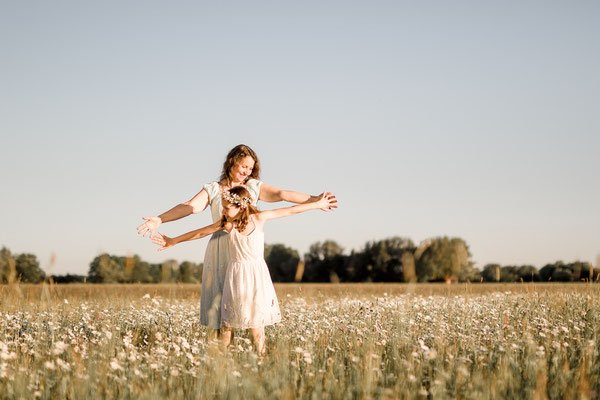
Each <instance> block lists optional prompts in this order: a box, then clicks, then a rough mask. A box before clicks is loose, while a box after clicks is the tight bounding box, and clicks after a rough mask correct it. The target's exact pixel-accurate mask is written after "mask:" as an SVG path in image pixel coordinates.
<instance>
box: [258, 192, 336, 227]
mask: <svg viewBox="0 0 600 400" xmlns="http://www.w3.org/2000/svg"><path fill="white" fill-rule="evenodd" d="M326 193H328V192H326ZM326 193H323V194H322V195H321V196H320V197H319V199H318V200H317V201H313V202H309V203H304V204H298V205H295V206H291V207H283V208H276V209H274V210H267V211H261V212H259V213H258V215H257V218H258V219H259V220H261V221H266V220H269V219H275V218H281V217H287V216H290V215H294V214H300V213H303V212H305V211H309V210H316V209H318V208H320V209H321V210H323V209H325V208H329V207H331V206H332V205H333V204H335V202H337V200H336V199H335V196H334V195H332V194H329V195H328V194H326Z"/></svg>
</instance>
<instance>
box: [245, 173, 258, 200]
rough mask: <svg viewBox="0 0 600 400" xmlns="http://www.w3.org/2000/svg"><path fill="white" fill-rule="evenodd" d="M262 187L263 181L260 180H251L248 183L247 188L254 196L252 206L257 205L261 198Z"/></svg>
mask: <svg viewBox="0 0 600 400" xmlns="http://www.w3.org/2000/svg"><path fill="white" fill-rule="evenodd" d="M261 185H262V181H259V180H258V179H254V178H251V179H249V180H248V182H246V187H247V188H248V191H249V192H250V195H251V196H252V204H254V205H256V202H257V201H258V197H259V196H260V186H261Z"/></svg>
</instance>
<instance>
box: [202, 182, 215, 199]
mask: <svg viewBox="0 0 600 400" xmlns="http://www.w3.org/2000/svg"><path fill="white" fill-rule="evenodd" d="M202 189H204V190H206V193H208V202H209V203H210V202H212V200H213V199H214V198H215V197H216V196H218V195H219V182H211V183H207V184H206V185H204V186H202Z"/></svg>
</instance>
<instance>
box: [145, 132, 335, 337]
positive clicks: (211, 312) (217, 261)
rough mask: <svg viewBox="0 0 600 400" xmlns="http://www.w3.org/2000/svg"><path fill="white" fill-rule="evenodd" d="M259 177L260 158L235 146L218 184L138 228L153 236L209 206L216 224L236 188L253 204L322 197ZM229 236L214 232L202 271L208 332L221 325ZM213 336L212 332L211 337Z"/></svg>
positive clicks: (203, 313) (203, 312)
mask: <svg viewBox="0 0 600 400" xmlns="http://www.w3.org/2000/svg"><path fill="white" fill-rule="evenodd" d="M259 178H260V162H259V160H258V156H257V155H256V153H255V152H254V150H252V149H251V148H250V147H248V146H246V145H243V144H240V145H237V146H235V147H234V148H233V149H231V151H229V154H227V158H226V159H225V162H224V163H223V170H222V173H221V177H220V179H219V181H215V182H211V183H208V184H206V185H204V186H203V188H202V190H201V191H200V192H198V194H196V195H195V196H194V197H192V198H191V199H190V200H189V201H186V202H185V203H181V204H178V205H176V206H175V207H173V208H171V209H170V210H168V211H166V212H164V213H162V214H160V215H159V216H155V217H144V223H142V224H141V225H140V226H138V228H137V229H138V233H139V234H140V235H143V236H146V234H148V233H153V232H155V231H156V229H157V228H158V227H159V226H160V224H161V223H163V222H170V221H175V220H178V219H180V218H183V217H187V216H188V215H191V214H195V213H199V212H201V211H203V210H204V209H205V208H206V207H207V206H208V205H209V204H210V210H211V214H212V219H213V222H217V221H219V220H220V219H221V217H222V215H223V207H222V204H221V194H222V193H223V192H224V191H227V190H229V189H231V188H232V187H235V186H244V187H246V188H247V189H248V191H249V192H250V194H251V196H252V204H253V205H256V202H257V200H262V201H266V202H277V201H289V202H291V203H296V204H302V203H310V202H314V201H318V200H319V199H320V198H321V197H322V195H323V194H322V195H319V196H311V195H308V194H305V193H300V192H295V191H291V190H282V189H279V188H276V187H274V186H271V185H268V184H266V183H263V182H261V181H260V180H259ZM325 195H327V196H329V197H331V198H332V199H333V201H332V202H331V204H330V205H328V206H327V207H325V208H323V211H329V210H331V209H334V208H337V200H336V199H335V196H333V195H332V194H331V193H325ZM227 235H228V233H227V232H225V231H218V232H215V233H214V234H213V235H212V237H211V238H210V240H209V242H208V245H207V247H206V252H205V254H204V269H203V271H202V291H201V294H200V295H201V297H200V323H201V324H202V325H205V326H208V328H209V329H214V330H217V333H218V329H219V328H220V326H221V296H222V294H223V283H224V281H225V272H226V270H227V264H228V263H229V253H228V241H227V239H228V236H227ZM212 335H213V333H212V332H211V336H212Z"/></svg>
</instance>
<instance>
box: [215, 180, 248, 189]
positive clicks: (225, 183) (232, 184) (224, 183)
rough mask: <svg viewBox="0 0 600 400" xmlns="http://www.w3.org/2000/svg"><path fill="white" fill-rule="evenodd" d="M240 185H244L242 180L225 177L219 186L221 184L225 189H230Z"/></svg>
mask: <svg viewBox="0 0 600 400" xmlns="http://www.w3.org/2000/svg"><path fill="white" fill-rule="evenodd" d="M242 185H244V182H234V181H232V180H230V179H225V180H224V181H221V186H223V187H224V188H225V189H231V188H232V187H236V186H242Z"/></svg>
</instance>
